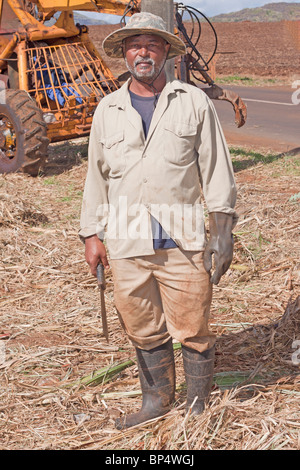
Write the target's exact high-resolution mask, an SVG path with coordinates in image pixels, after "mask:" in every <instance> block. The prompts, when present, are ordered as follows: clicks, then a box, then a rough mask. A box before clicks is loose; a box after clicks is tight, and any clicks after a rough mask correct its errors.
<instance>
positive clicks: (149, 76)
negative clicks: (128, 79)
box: [125, 58, 160, 83]
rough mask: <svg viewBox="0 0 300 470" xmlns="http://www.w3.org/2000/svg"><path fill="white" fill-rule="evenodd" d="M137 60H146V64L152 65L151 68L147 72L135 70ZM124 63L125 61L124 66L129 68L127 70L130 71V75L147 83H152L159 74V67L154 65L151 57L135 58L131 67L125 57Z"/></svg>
mask: <svg viewBox="0 0 300 470" xmlns="http://www.w3.org/2000/svg"><path fill="white" fill-rule="evenodd" d="M139 62H147V63H148V64H151V65H152V68H151V70H149V71H148V72H145V73H143V72H138V71H137V65H138V64H139ZM125 63H126V66H127V68H128V70H129V72H130V73H131V75H132V76H133V77H134V78H136V79H137V80H142V81H145V82H147V83H152V82H153V81H154V80H155V79H156V78H157V76H158V75H159V73H160V72H159V68H158V67H157V66H155V62H154V60H152V59H150V58H149V59H143V60H142V59H140V58H137V59H135V61H134V63H133V67H131V66H130V65H129V64H128V62H127V59H126V58H125Z"/></svg>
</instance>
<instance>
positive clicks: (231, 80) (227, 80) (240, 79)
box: [215, 74, 286, 86]
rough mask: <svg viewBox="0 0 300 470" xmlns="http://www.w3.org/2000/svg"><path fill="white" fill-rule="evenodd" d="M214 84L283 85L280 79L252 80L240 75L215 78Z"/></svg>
mask: <svg viewBox="0 0 300 470" xmlns="http://www.w3.org/2000/svg"><path fill="white" fill-rule="evenodd" d="M215 81H216V83H217V84H218V85H243V86H270V85H276V84H277V85H283V84H285V85H286V83H284V82H283V81H282V80H280V79H275V78H254V77H247V76H241V75H237V74H236V75H226V76H217V78H216V80H215Z"/></svg>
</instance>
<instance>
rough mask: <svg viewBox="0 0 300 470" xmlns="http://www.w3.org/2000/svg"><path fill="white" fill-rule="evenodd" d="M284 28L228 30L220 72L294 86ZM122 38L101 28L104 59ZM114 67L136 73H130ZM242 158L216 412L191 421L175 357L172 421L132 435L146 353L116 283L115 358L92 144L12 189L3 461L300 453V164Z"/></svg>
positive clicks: (0, 393) (74, 147)
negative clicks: (85, 219) (41, 456)
mask: <svg viewBox="0 0 300 470" xmlns="http://www.w3.org/2000/svg"><path fill="white" fill-rule="evenodd" d="M282 28H283V25H280V24H265V25H263V24H260V25H257V24H255V25H252V26H251V28H250V25H248V24H242V25H241V24H230V26H229V27H228V26H227V25H226V24H224V23H222V24H221V23H220V24H218V25H217V29H218V33H219V39H220V50H222V51H224V52H226V51H227V52H228V51H229V52H235V54H232V55H230V56H226V55H224V56H222V57H221V58H220V60H219V62H218V69H217V70H219V72H220V73H222V74H224V75H233V74H240V75H243V76H250V75H252V74H255V76H257V77H273V78H274V74H275V75H276V77H286V80H289V79H291V78H292V77H293V75H294V74H296V73H297V65H298V64H299V52H297V50H296V48H295V47H294V46H293V45H292V43H291V42H290V41H289V39H288V36H287V32H286V30H284V29H282ZM111 29H112V28H111V27H106V26H105V27H101V28H100V27H97V28H96V27H91V33H92V36H93V39H94V41H95V43H96V45H97V47H99V44H100V43H101V39H102V37H104V36H105V35H106V34H107V33H108V30H111ZM253 31H255V34H254V33H253ZM267 31H269V33H268V34H266V32H267ZM284 31H285V33H284ZM283 33H284V34H286V36H285V35H284V34H283ZM278 38H280V40H279V39H278ZM268 41H269V42H268ZM99 49H100V47H99ZM297 54H298V55H297ZM229 57H230V60H229ZM296 57H298V63H297V62H296ZM111 65H112V69H113V71H114V73H115V74H116V75H117V74H118V73H121V72H122V71H124V67H123V63H122V61H120V62H118V63H112V62H111ZM231 153H232V159H233V163H234V169H235V175H236V180H237V185H238V204H237V211H238V213H239V215H240V219H239V222H238V225H237V226H236V228H235V254H234V260H233V263H232V266H231V268H230V270H229V271H228V272H227V273H226V275H225V276H224V277H223V278H222V280H221V282H220V284H219V286H217V287H216V288H215V289H214V298H213V305H212V312H211V328H212V330H213V331H214V332H215V333H216V334H217V336H218V341H217V355H216V364H215V376H214V390H213V393H212V396H211V400H210V406H209V408H208V409H207V410H206V411H205V412H204V413H203V415H202V416H200V417H197V418H192V417H190V416H185V414H184V401H185V386H184V374H183V369H182V358H181V350H180V345H176V344H174V348H175V354H176V367H177V369H176V370H177V393H176V404H175V406H174V409H173V410H172V411H171V412H170V413H169V414H168V415H167V416H166V417H164V418H161V419H157V420H154V421H152V422H149V423H147V424H144V425H143V426H139V427H136V428H133V429H130V430H128V431H126V432H121V431H117V430H116V429H115V428H114V420H115V418H116V417H118V416H120V415H121V414H123V413H126V412H130V411H132V410H137V409H138V408H139V406H140V403H141V396H140V395H141V394H140V389H139V382H138V377H137V368H136V365H135V362H134V361H135V356H134V349H133V347H132V346H131V345H130V344H129V342H128V340H127V338H126V336H125V334H124V332H123V330H122V329H121V327H120V325H119V321H118V318H117V314H116V311H115V308H114V299H113V284H112V279H111V275H110V272H108V273H107V289H106V294H105V296H106V306H107V311H108V326H109V331H110V343H109V345H107V344H106V342H105V339H104V337H103V334H102V327H101V320H100V317H99V312H100V298H99V292H98V289H97V286H96V282H95V279H94V278H93V277H92V276H91V275H90V274H89V271H88V267H87V265H86V263H85V260H84V252H83V245H82V243H81V242H80V241H79V239H78V235H77V232H78V228H79V215H80V206H81V199H82V191H83V185H84V180H85V175H86V170H87V139H82V140H77V141H73V142H66V143H63V144H61V143H60V144H52V145H51V146H50V155H49V161H48V164H47V166H46V168H45V170H44V172H43V173H42V174H41V175H40V176H38V177H37V178H35V179H33V178H30V177H28V176H26V175H23V174H10V175H6V176H4V175H0V250H1V259H0V294H1V298H0V310H1V322H0V397H1V399H0V449H2V450H5V449H7V450H17V449H35V450H37V449H66V450H73V449H74V450H75V449H103V450H104V449H106V450H107V449H125V450H149V449H150V450H162V449H166V450H185V451H186V450H194V449H196V450H199V449H212V450H218V449H229V450H252V449H253V450H254V449H255V450H272V449H284V450H288V449H292V450H296V449H297V450H299V449H300V429H299V423H300V411H299V395H300V381H299V363H300V265H299V260H300V249H299V246H300V243H299V241H300V240H299V238H300V237H299V213H300V206H299V202H300V193H299V181H300V169H299V154H291V155H284V154H281V155H274V154H271V153H265V154H260V153H255V152H253V151H250V150H247V149H234V148H232V149H231Z"/></svg>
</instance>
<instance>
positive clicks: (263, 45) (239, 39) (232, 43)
mask: <svg viewBox="0 0 300 470" xmlns="http://www.w3.org/2000/svg"><path fill="white" fill-rule="evenodd" d="M118 27H119V26H118V25H116V26H110V25H104V26H90V34H91V38H92V40H93V42H94V44H95V46H96V47H97V49H98V50H99V51H100V52H101V54H102V55H103V57H105V58H106V61H107V63H108V65H109V66H110V67H111V69H112V71H113V72H114V73H115V74H116V76H118V75H119V74H120V73H122V72H124V71H125V70H126V69H125V68H124V64H123V60H111V59H109V58H108V57H107V56H106V55H105V53H104V52H103V49H102V41H103V39H104V37H105V36H106V35H107V34H109V33H110V32H111V31H113V30H114V29H117V28H118ZM214 27H215V29H216V33H217V36H218V49H217V52H218V53H220V55H219V56H218V59H217V66H216V72H217V76H219V77H222V76H230V75H231V76H232V75H240V76H241V77H257V78H261V77H263V78H265V79H266V78H269V79H271V80H274V79H276V80H279V79H281V80H284V81H286V82H287V83H290V82H291V81H293V80H296V79H299V54H300V37H299V21H298V22H296V21H295V22H293V21H290V22H283V21H280V22H274V23H251V22H248V21H244V22H241V23H215V24H214ZM213 47H214V44H213V35H212V33H211V32H210V29H209V27H208V26H207V25H206V24H204V25H203V27H202V35H201V42H200V47H199V50H200V52H201V54H202V55H203V56H204V58H205V59H206V60H207V59H208V58H209V57H210V55H211V53H212V50H213Z"/></svg>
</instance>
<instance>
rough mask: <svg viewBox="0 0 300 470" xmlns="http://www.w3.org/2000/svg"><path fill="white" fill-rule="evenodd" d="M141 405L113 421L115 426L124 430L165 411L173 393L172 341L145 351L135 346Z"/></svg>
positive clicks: (171, 400) (169, 405) (172, 397)
mask: <svg viewBox="0 0 300 470" xmlns="http://www.w3.org/2000/svg"><path fill="white" fill-rule="evenodd" d="M136 355H137V363H138V369H139V379H140V383H141V389H142V396H143V401H142V408H141V409H140V411H138V412H137V413H133V414H130V415H128V416H125V417H121V418H119V419H117V420H116V422H115V425H116V428H117V429H125V428H129V427H131V426H135V425H136V424H140V423H143V422H144V421H147V420H148V419H152V418H157V417H158V416H162V415H164V414H165V413H167V412H168V411H169V410H170V408H171V405H172V403H173V401H174V396H175V364H174V355H173V344H172V341H171V340H170V341H168V342H167V343H165V344H163V345H161V346H159V347H157V348H154V349H151V350H150V351H146V350H144V349H138V348H137V349H136Z"/></svg>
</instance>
